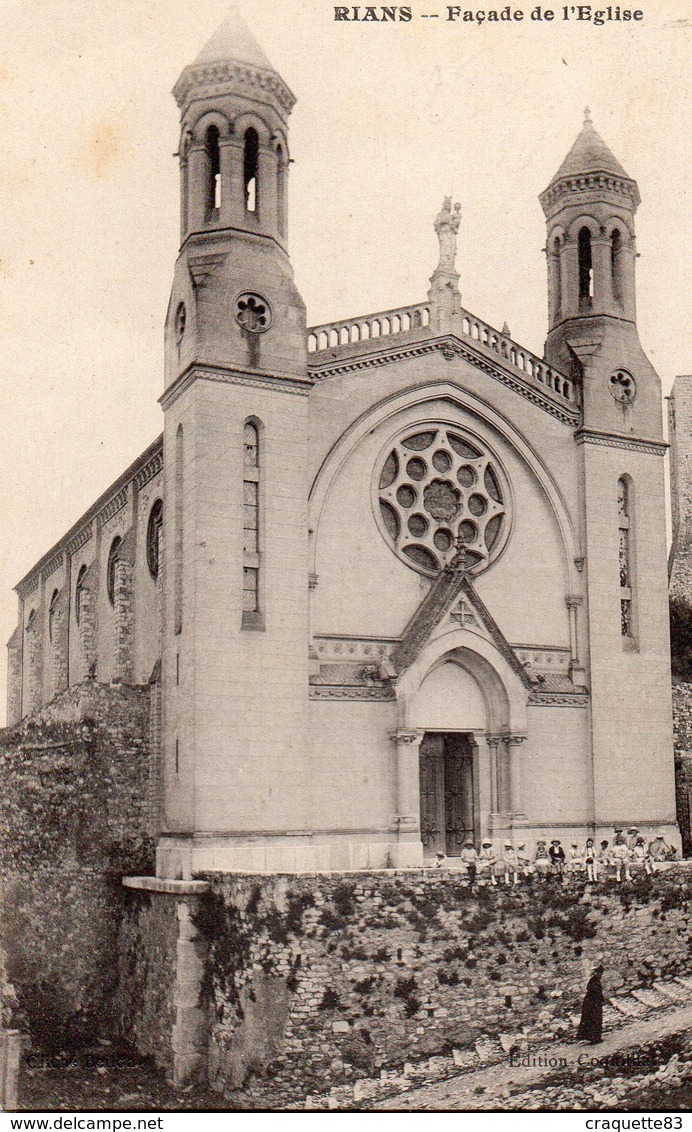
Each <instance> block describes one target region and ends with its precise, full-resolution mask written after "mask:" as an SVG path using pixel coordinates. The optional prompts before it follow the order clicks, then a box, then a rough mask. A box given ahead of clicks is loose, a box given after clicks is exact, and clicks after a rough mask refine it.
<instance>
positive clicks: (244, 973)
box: [143, 868, 692, 1107]
mask: <svg viewBox="0 0 692 1132" xmlns="http://www.w3.org/2000/svg"><path fill="white" fill-rule="evenodd" d="M687 875H688V874H687V873H686V872H685V870H684V869H681V868H677V869H673V870H671V871H670V872H668V873H666V874H657V875H656V876H655V877H654V878H653V880H652V881H651V882H649V881H648V879H638V880H636V881H635V882H633V883H632V884H630V885H628V884H623V885H622V886H616V885H615V883H614V882H610V883H609V884H608V885H607V886H596V887H595V888H594V889H593V891H592V892H589V891H588V890H587V889H585V886H584V883H583V882H582V881H579V882H570V883H569V884H566V885H564V886H562V885H560V884H559V883H558V882H556V881H555V880H553V879H549V880H539V879H536V878H534V880H533V881H532V882H531V883H525V884H521V885H519V886H517V887H516V888H504V887H498V888H497V889H490V888H484V889H480V890H479V891H477V892H472V891H471V890H470V889H468V888H467V887H466V886H465V884H464V881H463V879H462V877H461V876H460V874H458V873H455V872H452V871H451V870H450V871H447V870H428V871H425V870H406V871H402V872H389V871H388V872H378V873H347V874H344V873H342V874H319V875H300V876H287V875H281V876H257V875H252V876H250V875H222V874H212V875H211V876H209V877H208V880H209V892H208V893H207V894H206V895H204V896H201V897H199V898H198V899H197V903H198V911H197V912H195V911H194V910H193V911H192V920H193V922H194V925H195V927H196V929H197V931H198V933H199V936H198V938H197V940H196V947H197V954H198V956H199V955H201V953H202V948H203V945H204V942H205V941H206V943H207V948H208V950H207V959H206V964H205V967H204V976H203V979H202V982H201V985H200V988H199V1002H200V1003H201V1004H203V1005H204V1006H205V1007H206V1009H207V1010H208V1018H209V1063H208V1072H209V1078H210V1080H211V1082H212V1084H213V1085H215V1087H217V1088H218V1089H220V1090H223V1091H225V1092H226V1093H232V1092H234V1091H235V1090H240V1091H241V1094H240V1095H241V1096H242V1095H243V1094H245V1095H246V1096H247V1098H248V1100H252V1102H253V1103H255V1102H256V1101H257V1100H258V1099H260V1100H262V1101H263V1102H266V1103H267V1104H268V1105H269V1106H270V1107H281V1106H282V1105H285V1104H288V1103H293V1102H295V1101H296V1100H297V1099H299V1098H301V1097H304V1096H305V1095H307V1094H314V1093H320V1092H323V1091H325V1090H326V1089H328V1088H329V1087H331V1086H334V1085H338V1084H339V1083H340V1082H351V1083H352V1082H353V1081H355V1080H357V1079H359V1078H365V1077H372V1076H373V1075H377V1073H378V1072H379V1071H381V1070H383V1069H386V1068H393V1067H397V1066H399V1067H400V1066H403V1064H404V1063H405V1062H411V1061H416V1060H418V1059H422V1058H429V1057H430V1056H431V1055H434V1054H437V1053H445V1052H447V1053H448V1052H450V1051H451V1050H452V1049H453V1048H454V1049H457V1050H459V1049H462V1050H463V1049H464V1047H469V1048H471V1047H473V1046H474V1044H475V1043H476V1042H477V1041H478V1040H479V1039H482V1038H485V1037H492V1036H494V1035H499V1034H501V1033H506V1032H507V1031H515V1030H517V1029H520V1028H521V1026H522V1025H523V1024H529V1023H530V1024H531V1025H532V1027H534V1030H535V1027H536V1024H537V1023H538V1025H539V1027H540V1026H541V1025H544V1026H545V1033H546V1035H547V1036H548V1037H549V1035H550V1033H551V1027H553V1026H554V1025H555V1024H556V1022H559V1021H560V1020H563V1022H564V1024H565V1025H568V1019H569V1015H570V1013H571V1012H572V1011H573V1010H574V1009H575V1008H576V1007H577V1006H578V1004H579V1002H580V999H581V996H582V994H583V991H584V986H585V982H586V978H587V977H588V974H589V973H590V971H591V968H592V967H593V966H594V965H595V963H596V962H597V961H599V960H602V961H603V962H604V964H605V966H606V969H607V975H606V978H607V986H608V990H609V993H615V992H617V993H621V992H624V991H627V990H630V989H632V988H634V987H639V986H646V985H647V984H648V983H651V982H652V981H653V980H654V979H655V978H660V977H673V976H674V975H675V974H677V973H678V972H685V971H689V970H690V968H692V957H691V956H692V913H691V911H690V908H689V903H690V902H689V897H690V895H691V894H692V884H691V883H690V882H689V881H688V880H687V879H686V877H687ZM152 883H153V882H152ZM159 899H162V898H159ZM147 914H148V915H150V914H151V910H150V912H149V913H147ZM152 930H153V929H152ZM143 962H145V961H144V960H143ZM173 962H174V957H173V956H172V957H171V959H170V960H169V965H172V964H173ZM189 991H190V987H189V986H188V995H189ZM166 1019H167V1016H165V1015H162V1016H161V1017H160V1018H159V1019H156V1018H155V1017H153V1016H152V1017H150V1020H149V1025H150V1028H151V1034H150V1037H149V1038H148V1039H147V1041H148V1048H155V1047H156V1045H157V1041H156V1040H155V1037H152V1036H151V1035H152V1034H153V1035H155V1034H156V1027H157V1025H158V1026H159V1027H160V1029H159V1040H158V1047H159V1054H158V1059H159V1062H160V1064H168V1065H170V1055H169V1054H164V1053H163V1047H164V1045H167V1046H168V1048H169V1049H170V1044H171V1033H170V1024H169V1020H168V1021H167V1020H166Z"/></svg>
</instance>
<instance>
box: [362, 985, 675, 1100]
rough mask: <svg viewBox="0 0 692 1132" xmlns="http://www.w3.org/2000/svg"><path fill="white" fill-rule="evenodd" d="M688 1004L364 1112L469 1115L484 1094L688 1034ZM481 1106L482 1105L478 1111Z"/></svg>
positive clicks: (537, 1049)
mask: <svg viewBox="0 0 692 1132" xmlns="http://www.w3.org/2000/svg"><path fill="white" fill-rule="evenodd" d="M690 1003H691V1004H690V1006H685V1007H682V1008H678V1009H675V1008H673V1009H671V1010H666V1011H662V1012H660V1013H658V1014H656V1015H655V1016H654V1017H649V1018H644V1019H641V1020H636V1021H633V1022H629V1023H627V1024H625V1025H624V1026H622V1027H619V1028H618V1029H617V1030H613V1031H611V1032H610V1033H606V1035H605V1037H604V1039H603V1041H602V1042H601V1044H600V1045H597V1046H590V1045H585V1044H584V1043H582V1042H574V1041H573V1042H563V1043H552V1044H549V1045H541V1046H535V1047H533V1048H530V1049H529V1050H528V1051H525V1052H522V1053H520V1054H517V1059H518V1060H519V1061H521V1059H525V1058H528V1059H529V1060H530V1062H531V1064H529V1065H526V1066H524V1065H521V1064H514V1065H510V1064H509V1058H508V1060H507V1062H505V1063H504V1064H495V1065H491V1066H488V1067H487V1068H485V1069H477V1070H472V1071H470V1072H466V1073H461V1074H459V1075H458V1076H456V1077H448V1078H447V1079H446V1080H445V1081H440V1082H438V1083H436V1084H434V1085H425V1086H423V1087H422V1088H417V1089H408V1090H406V1092H402V1093H399V1094H398V1095H397V1096H395V1097H388V1098H384V1099H382V1100H378V1101H375V1102H374V1103H373V1104H372V1105H369V1106H368V1107H371V1108H372V1109H375V1110H376V1111H378V1112H380V1111H391V1110H399V1111H402V1112H408V1111H417V1110H421V1111H425V1110H432V1111H434V1110H439V1109H451V1110H452V1111H455V1110H458V1109H468V1108H470V1109H473V1108H474V1107H479V1106H480V1104H479V1102H480V1103H482V1101H481V1098H483V1097H484V1095H485V1094H487V1095H492V1096H493V1097H499V1096H500V1095H501V1094H502V1092H503V1091H504V1090H505V1089H508V1088H509V1087H510V1085H511V1086H513V1087H515V1088H517V1087H518V1088H520V1089H524V1088H530V1087H531V1086H532V1085H535V1084H537V1083H538V1082H540V1081H541V1080H542V1079H544V1078H546V1077H549V1076H551V1075H553V1074H555V1073H558V1072H560V1071H561V1070H564V1069H567V1070H570V1069H571V1070H578V1069H579V1067H580V1061H579V1058H580V1057H581V1058H582V1061H581V1065H582V1066H586V1065H588V1064H589V1063H590V1061H591V1059H592V1058H597V1059H598V1060H599V1061H600V1060H601V1059H604V1058H607V1057H610V1056H612V1055H613V1054H616V1053H621V1052H622V1051H623V1050H627V1049H631V1048H633V1047H635V1046H640V1045H645V1044H647V1043H649V1042H655V1041H656V1040H657V1039H659V1038H663V1037H665V1036H666V1035H668V1034H676V1033H679V1032H680V1031H682V1030H689V1029H692V992H691V993H690ZM563 1059H564V1060H563ZM565 1062H566V1064H565ZM474 1102H475V1104H474ZM486 1105H487V1099H486V1101H485V1104H483V1107H486Z"/></svg>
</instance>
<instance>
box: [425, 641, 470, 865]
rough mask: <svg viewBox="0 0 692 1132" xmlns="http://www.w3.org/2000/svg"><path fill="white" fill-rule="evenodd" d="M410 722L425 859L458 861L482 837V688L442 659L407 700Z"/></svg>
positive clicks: (454, 663) (453, 663)
mask: <svg viewBox="0 0 692 1132" xmlns="http://www.w3.org/2000/svg"><path fill="white" fill-rule="evenodd" d="M409 711H410V716H411V718H412V719H415V721H416V727H417V729H418V730H419V731H421V730H422V731H423V737H422V739H421V744H420V751H419V797H420V833H421V841H422V844H423V853H424V856H425V857H433V856H434V855H435V853H437V852H441V853H445V854H446V855H447V856H448V857H458V856H459V855H460V853H461V850H462V849H463V847H464V842H465V841H466V840H467V839H471V840H473V841H474V842H475V841H476V840H477V839H478V837H479V835H480V808H481V807H480V802H481V799H480V765H479V744H478V741H477V736H478V737H480V736H482V735H484V734H485V731H486V729H487V717H488V705H487V703H486V700H485V697H484V695H483V690H482V688H481V686H480V685H479V684H478V683H477V681H476V680H475V679H474V677H473V676H472V675H471V673H470V672H468V671H467V669H466V668H465V667H463V665H462V664H461V663H459V659H458V658H454V657H453V658H449V659H443V660H442V662H441V663H439V664H438V665H436V666H435V667H434V668H433V669H432V670H431V671H430V672H429V673H428V674H427V676H426V677H425V679H424V680H423V682H422V683H421V685H420V687H419V688H418V690H417V691H416V693H415V694H414V695H413V696H412V697H411V702H410V705H409Z"/></svg>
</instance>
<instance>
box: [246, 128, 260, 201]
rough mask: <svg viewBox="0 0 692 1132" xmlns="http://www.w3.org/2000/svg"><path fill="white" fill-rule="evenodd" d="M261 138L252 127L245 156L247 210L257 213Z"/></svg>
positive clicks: (247, 135) (247, 136)
mask: <svg viewBox="0 0 692 1132" xmlns="http://www.w3.org/2000/svg"><path fill="white" fill-rule="evenodd" d="M258 161H259V137H258V135H257V130H255V129H254V128H253V127H252V126H250V128H249V129H247V130H246V131H245V152H244V155H243V181H244V184H245V208H246V209H247V211H248V212H257V204H258V201H259V185H258V168H257V167H258Z"/></svg>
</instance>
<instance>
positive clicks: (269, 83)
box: [173, 59, 296, 114]
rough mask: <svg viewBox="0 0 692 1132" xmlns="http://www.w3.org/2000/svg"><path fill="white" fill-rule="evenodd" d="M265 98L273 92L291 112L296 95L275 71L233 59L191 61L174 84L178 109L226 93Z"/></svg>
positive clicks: (275, 97)
mask: <svg viewBox="0 0 692 1132" xmlns="http://www.w3.org/2000/svg"><path fill="white" fill-rule="evenodd" d="M254 92H256V94H255V97H256V98H258V99H259V100H260V101H265V100H266V96H267V95H270V96H271V97H273V98H274V99H275V100H276V101H277V102H278V103H279V106H281V108H282V109H283V110H284V111H285V112H286V114H290V113H291V110H292V109H293V107H294V106H295V102H296V99H295V95H294V94H293V92H292V91H291V89H290V88H289V87H288V86H287V85H286V83H285V82H284V81H283V79H282V78H281V76H280V75H277V73H276V71H271V70H267V69H266V68H264V67H255V66H252V65H251V64H250V63H240V62H237V61H235V60H233V59H229V60H222V61H219V62H214V63H200V64H197V65H195V64H194V63H193V64H191V65H190V66H189V67H186V68H185V70H184V71H183V73H182V75H181V76H180V78H179V79H178V81H177V83H176V84H175V86H174V87H173V97H174V98H175V100H176V102H177V104H178V109H179V110H182V109H183V107H184V106H185V105H186V104H187V103H188V101H190V99H191V96H192V95H193V94H194V96H195V98H198V99H204V98H209V97H210V96H211V95H213V96H214V97H216V98H218V97H219V96H221V95H224V94H244V95H245V96H246V97H250V98H251V97H253V93H254Z"/></svg>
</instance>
